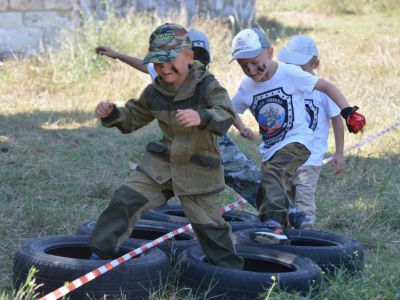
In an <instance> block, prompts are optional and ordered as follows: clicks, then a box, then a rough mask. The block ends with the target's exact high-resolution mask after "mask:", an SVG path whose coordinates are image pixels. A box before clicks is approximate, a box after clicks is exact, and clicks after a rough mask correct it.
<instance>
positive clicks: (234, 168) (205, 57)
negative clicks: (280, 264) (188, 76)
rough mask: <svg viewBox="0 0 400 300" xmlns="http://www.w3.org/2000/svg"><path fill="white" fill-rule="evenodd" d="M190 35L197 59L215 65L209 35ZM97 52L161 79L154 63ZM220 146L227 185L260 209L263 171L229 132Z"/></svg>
mask: <svg viewBox="0 0 400 300" xmlns="http://www.w3.org/2000/svg"><path fill="white" fill-rule="evenodd" d="M188 34H189V38H190V42H191V45H192V50H193V52H194V59H195V60H198V61H200V62H201V63H202V64H203V65H205V66H207V67H208V66H209V64H210V62H211V54H210V46H209V42H208V38H207V36H206V35H205V34H204V33H203V32H201V31H198V30H195V29H191V30H189V31H188ZM96 53H97V54H100V55H104V56H108V57H111V58H114V59H118V60H120V61H122V62H124V63H126V64H128V65H130V66H131V67H133V68H135V69H137V70H139V71H141V72H144V73H148V74H149V75H150V77H151V79H152V80H154V79H155V78H156V77H157V72H156V71H155V69H154V64H152V63H149V64H143V61H142V59H141V58H137V57H134V56H130V55H126V54H123V53H120V52H117V51H115V50H113V49H111V48H109V47H105V46H98V47H97V48H96ZM235 126H236V128H237V129H238V131H239V132H240V134H241V135H242V136H243V137H244V138H246V139H248V140H254V139H255V135H254V133H253V132H252V131H251V129H249V128H247V127H246V126H244V125H243V124H242V123H241V122H240V119H239V118H238V117H237V118H236V123H235ZM218 145H219V147H220V149H221V152H222V160H223V165H224V178H225V183H226V184H227V185H228V186H229V187H231V188H232V189H233V190H234V191H235V192H236V193H238V194H239V195H241V196H242V197H244V198H245V199H246V200H247V201H248V202H249V203H250V204H251V205H253V206H254V207H256V196H257V191H258V185H259V184H260V180H261V172H260V169H259V168H258V167H257V166H256V165H255V164H254V163H253V161H252V160H251V159H249V158H248V157H247V156H246V155H245V154H244V153H243V152H241V151H240V149H239V148H238V146H237V145H236V144H235V143H234V142H233V141H232V139H231V138H230V137H229V135H228V134H227V133H225V134H224V135H223V136H220V137H218Z"/></svg>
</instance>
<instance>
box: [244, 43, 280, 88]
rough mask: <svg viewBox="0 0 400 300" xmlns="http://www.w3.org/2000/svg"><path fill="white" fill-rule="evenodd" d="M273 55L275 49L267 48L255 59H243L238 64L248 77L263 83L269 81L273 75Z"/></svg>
mask: <svg viewBox="0 0 400 300" xmlns="http://www.w3.org/2000/svg"><path fill="white" fill-rule="evenodd" d="M272 55H273V49H272V48H266V49H263V51H262V52H261V53H260V54H259V55H257V56H256V57H254V58H242V59H238V60H237V62H238V64H239V65H240V67H241V68H242V70H243V72H244V73H245V74H246V75H247V76H248V77H250V78H251V79H253V80H254V81H258V82H261V81H266V80H268V79H269V78H270V77H272V75H273V74H271V72H272V67H273V65H274V62H273V61H272Z"/></svg>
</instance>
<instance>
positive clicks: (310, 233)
mask: <svg viewBox="0 0 400 300" xmlns="http://www.w3.org/2000/svg"><path fill="white" fill-rule="evenodd" d="M255 231H257V229H256V228H253V229H246V230H241V231H236V232H235V233H234V234H233V235H234V241H235V243H236V245H254V246H258V247H261V248H262V249H276V250H281V251H286V252H290V253H293V254H296V255H301V256H304V257H307V258H309V259H311V260H313V261H315V262H316V263H317V264H318V265H319V266H320V267H321V269H322V270H323V271H325V272H329V273H331V272H333V271H335V270H336V269H337V268H342V267H344V268H346V269H347V270H348V271H349V272H350V273H354V272H355V271H358V270H362V269H363V264H364V251H363V248H362V246H361V245H360V244H359V243H358V242H357V240H355V239H352V238H349V237H347V236H344V235H341V234H337V233H330V232H326V231H317V230H301V229H288V230H286V234H287V235H288V237H289V240H290V243H289V244H288V245H265V244H262V245H261V244H259V243H257V242H255V241H253V240H252V239H250V234H251V233H252V232H255Z"/></svg>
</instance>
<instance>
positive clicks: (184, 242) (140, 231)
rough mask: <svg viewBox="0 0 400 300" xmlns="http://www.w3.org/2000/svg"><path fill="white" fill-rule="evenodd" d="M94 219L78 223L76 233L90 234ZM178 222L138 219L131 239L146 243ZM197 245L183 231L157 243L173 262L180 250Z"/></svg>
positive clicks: (191, 236) (191, 237) (187, 233)
mask: <svg viewBox="0 0 400 300" xmlns="http://www.w3.org/2000/svg"><path fill="white" fill-rule="evenodd" d="M95 225H96V221H88V222H84V223H82V224H80V225H79V226H78V229H77V230H76V232H75V233H76V234H78V235H81V234H90V233H91V232H92V231H93V228H94V226H95ZM178 228H179V226H178V224H171V223H167V222H159V221H154V220H142V219H141V220H139V221H138V222H137V223H136V225H135V227H134V228H133V231H132V234H131V235H130V238H131V239H134V240H136V241H137V242H140V243H142V244H143V243H147V242H150V241H153V240H155V239H157V238H159V237H160V236H163V235H164V234H166V233H169V232H171V231H173V230H175V229H178ZM196 245H198V241H197V239H196V237H195V235H194V234H193V233H191V232H188V231H185V232H182V233H181V234H179V235H177V236H175V237H174V238H172V239H169V240H166V241H164V242H162V243H161V244H159V245H158V246H157V247H159V248H160V249H161V250H162V251H164V253H165V254H167V256H168V258H169V259H170V262H171V263H172V264H175V261H176V257H177V255H178V254H179V252H181V251H182V250H184V249H186V248H188V247H191V246H196Z"/></svg>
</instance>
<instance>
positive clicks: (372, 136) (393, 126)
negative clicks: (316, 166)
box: [322, 120, 400, 165]
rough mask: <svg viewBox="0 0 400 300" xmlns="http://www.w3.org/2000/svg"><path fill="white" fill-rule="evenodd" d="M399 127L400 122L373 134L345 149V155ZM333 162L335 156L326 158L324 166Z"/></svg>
mask: <svg viewBox="0 0 400 300" xmlns="http://www.w3.org/2000/svg"><path fill="white" fill-rule="evenodd" d="M399 125H400V120H398V121H396V122H394V123H393V124H392V125H390V126H388V127H386V128H385V129H383V130H381V131H379V132H377V133H375V134H373V135H371V136H369V137H367V138H366V139H363V140H362V141H359V142H358V143H356V144H354V145H353V146H351V147H349V148H347V149H345V150H344V151H343V154H346V153H348V152H350V151H351V150H353V149H356V148H359V147H361V146H363V145H365V144H367V143H369V142H371V141H373V140H375V139H377V138H378V137H381V136H382V135H384V134H385V133H387V132H389V131H392V130H393V129H395V128H396V127H398V126H399ZM331 160H333V156H331V157H327V158H325V159H324V160H323V161H322V164H324V165H325V164H327V163H328V162H330V161H331Z"/></svg>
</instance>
